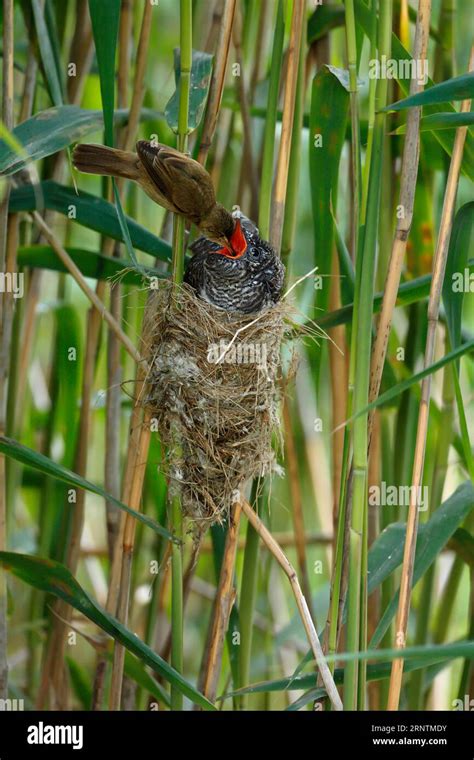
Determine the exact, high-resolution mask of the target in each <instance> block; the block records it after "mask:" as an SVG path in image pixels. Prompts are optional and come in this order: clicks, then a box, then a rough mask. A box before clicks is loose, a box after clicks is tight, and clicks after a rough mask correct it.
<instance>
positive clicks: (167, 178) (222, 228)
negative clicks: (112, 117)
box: [72, 140, 285, 314]
mask: <svg viewBox="0 0 474 760" xmlns="http://www.w3.org/2000/svg"><path fill="white" fill-rule="evenodd" d="M136 151H137V152H136V153H132V152H129V151H123V150H118V149H116V148H108V147H106V146H104V145H90V144H82V145H77V146H76V148H75V149H74V153H73V157H72V158H73V163H74V165H75V167H76V168H77V169H78V170H79V171H82V172H86V173H88V174H103V175H109V176H114V177H124V178H126V179H131V180H133V181H135V182H137V183H138V184H139V185H140V187H142V189H143V190H144V191H145V192H146V193H147V195H148V196H149V197H150V198H152V200H154V201H155V202H156V203H158V204H159V205H160V206H163V207H164V208H166V209H168V211H172V212H173V213H174V214H179V215H180V216H183V217H185V219H187V220H188V221H190V222H192V223H193V224H195V225H196V226H197V227H198V228H199V230H200V231H201V232H202V234H203V237H200V238H199V239H198V240H196V242H195V243H193V245H192V246H191V251H192V252H193V254H194V255H193V257H192V258H191V260H190V261H189V262H188V264H187V267H186V270H185V274H184V281H185V282H186V283H188V284H189V285H191V287H193V288H194V290H195V291H196V294H197V295H198V296H199V298H202V299H204V300H206V301H208V302H209V303H211V304H212V305H213V306H216V307H217V308H219V309H224V310H226V311H236V312H241V313H243V314H250V313H253V312H258V311H261V310H262V309H264V308H267V307H268V306H271V305H272V304H274V303H276V302H277V301H278V300H279V298H280V295H281V290H282V287H283V281H284V273H285V269H284V267H283V264H282V263H281V261H280V259H279V258H278V256H277V255H276V253H275V251H274V249H273V248H272V247H271V245H270V244H269V243H267V242H266V241H265V240H262V238H260V236H259V233H258V230H257V228H256V227H255V226H254V225H253V224H252V223H251V222H250V221H249V220H247V219H245V220H241V219H240V218H238V219H234V217H233V216H232V214H231V213H230V212H229V211H227V209H225V208H224V206H222V204H220V203H218V202H217V201H216V195H215V191H214V187H213V184H212V180H211V177H210V176H209V174H208V172H207V171H206V170H205V168H204V167H203V166H202V165H201V164H199V163H198V162H197V161H194V160H193V159H192V158H190V157H189V156H186V155H184V154H183V153H180V152H179V151H177V150H174V148H170V147H169V146H167V145H162V144H161V143H155V142H153V143H152V142H149V141H147V140H139V141H138V142H137V144H136Z"/></svg>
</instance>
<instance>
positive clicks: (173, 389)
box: [144, 282, 288, 532]
mask: <svg viewBox="0 0 474 760" xmlns="http://www.w3.org/2000/svg"><path fill="white" fill-rule="evenodd" d="M287 314H288V307H287V306H286V305H285V304H284V303H278V304H276V305H275V306H273V307H271V308H269V309H267V310H266V311H264V312H262V313H260V314H258V315H255V314H253V315H242V314H239V313H236V312H233V313H230V312H226V311H222V310H221V309H217V308H215V307H214V306H212V305H211V304H209V303H207V302H205V301H202V300H201V299H198V298H197V297H196V295H195V293H194V291H193V290H192V289H191V288H190V287H189V286H188V285H186V284H183V285H181V286H179V287H176V286H175V287H174V288H173V286H172V285H171V284H170V283H168V282H160V284H159V287H158V289H157V290H156V291H154V292H153V293H152V295H151V297H150V299H149V301H148V305H147V310H146V314H145V329H144V336H145V346H144V355H145V356H146V358H147V360H148V363H149V367H150V370H149V376H148V391H147V395H146V400H145V403H146V405H147V406H148V407H149V408H150V409H151V412H152V414H153V418H154V419H155V420H156V426H157V429H158V432H159V435H160V438H161V441H162V442H163V443H164V444H165V445H166V447H167V448H168V451H169V454H168V463H167V464H168V467H167V469H168V474H169V479H170V489H172V492H173V491H174V492H176V491H177V492H178V493H179V494H180V497H181V503H182V509H183V514H184V515H185V516H186V517H187V518H189V519H190V520H191V521H193V523H194V524H193V526H192V529H194V530H197V531H198V532H200V531H202V530H203V529H205V528H207V527H208V526H209V525H211V524H212V523H214V522H222V520H223V519H225V518H226V516H227V513H228V510H229V507H230V505H231V502H232V496H233V493H234V491H235V490H237V489H241V488H242V486H243V484H244V483H245V482H246V481H247V480H248V479H250V478H254V477H259V476H263V475H266V474H268V473H270V472H271V471H272V470H273V469H274V466H275V453H274V451H273V448H272V438H273V435H274V434H275V433H277V434H278V438H279V437H280V435H279V434H280V423H279V415H278V404H279V397H280V391H279V389H280V380H281V356H280V354H281V352H280V346H281V341H282V338H283V335H284V332H285V316H286V315H287Z"/></svg>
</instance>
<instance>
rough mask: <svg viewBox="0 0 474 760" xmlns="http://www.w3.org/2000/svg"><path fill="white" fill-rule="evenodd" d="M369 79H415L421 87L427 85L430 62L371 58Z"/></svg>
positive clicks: (384, 57)
mask: <svg viewBox="0 0 474 760" xmlns="http://www.w3.org/2000/svg"><path fill="white" fill-rule="evenodd" d="M369 79H415V80H416V81H417V83H418V84H420V85H422V84H426V83H427V81H428V61H427V59H426V58H423V59H420V58H418V59H417V60H415V59H413V58H410V59H409V60H400V61H397V59H396V58H387V56H386V55H382V56H381V58H380V60H379V59H378V58H371V59H370V61H369Z"/></svg>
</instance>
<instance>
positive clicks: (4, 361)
mask: <svg viewBox="0 0 474 760" xmlns="http://www.w3.org/2000/svg"><path fill="white" fill-rule="evenodd" d="M13 14H14V11H13V0H3V95H2V120H3V123H4V125H5V127H6V128H7V129H8V130H9V131H11V130H12V128H13V53H14V51H13V30H14V17H13ZM9 197H10V187H9V185H8V186H7V189H6V192H5V197H4V198H3V201H2V205H1V208H0V272H5V271H7V269H8V268H9V266H10V261H8V260H7V259H9V258H10V257H9V256H7V250H8V242H7V239H8V227H9V225H8V202H9ZM11 299H12V296H11V294H9V293H6V292H5V293H2V294H1V296H0V328H1V329H0V433H1V434H2V435H4V433H5V425H6V420H5V415H6V400H7V393H6V391H7V377H8V364H9V360H8V352H9V342H10V341H9V335H10V326H9V323H10V321H11V309H12V304H11ZM5 469H6V468H5V457H4V456H3V455H1V456H0V550H1V551H5V549H6V540H7V522H6V513H7V503H6V494H7V484H6V481H5V474H6V473H5ZM7 696H8V661H7V584H6V578H5V571H4V570H3V569H0V699H6V698H7Z"/></svg>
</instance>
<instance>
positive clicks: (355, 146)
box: [345, 0, 361, 260]
mask: <svg viewBox="0 0 474 760" xmlns="http://www.w3.org/2000/svg"><path fill="white" fill-rule="evenodd" d="M345 6H346V25H345V26H346V46H347V65H348V68H349V87H350V107H351V130H352V146H351V155H352V233H351V240H352V256H353V259H354V260H355V255H356V251H357V240H358V236H359V213H360V184H361V177H360V129H359V107H358V97H357V43H356V29H355V18H354V2H353V0H345Z"/></svg>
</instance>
